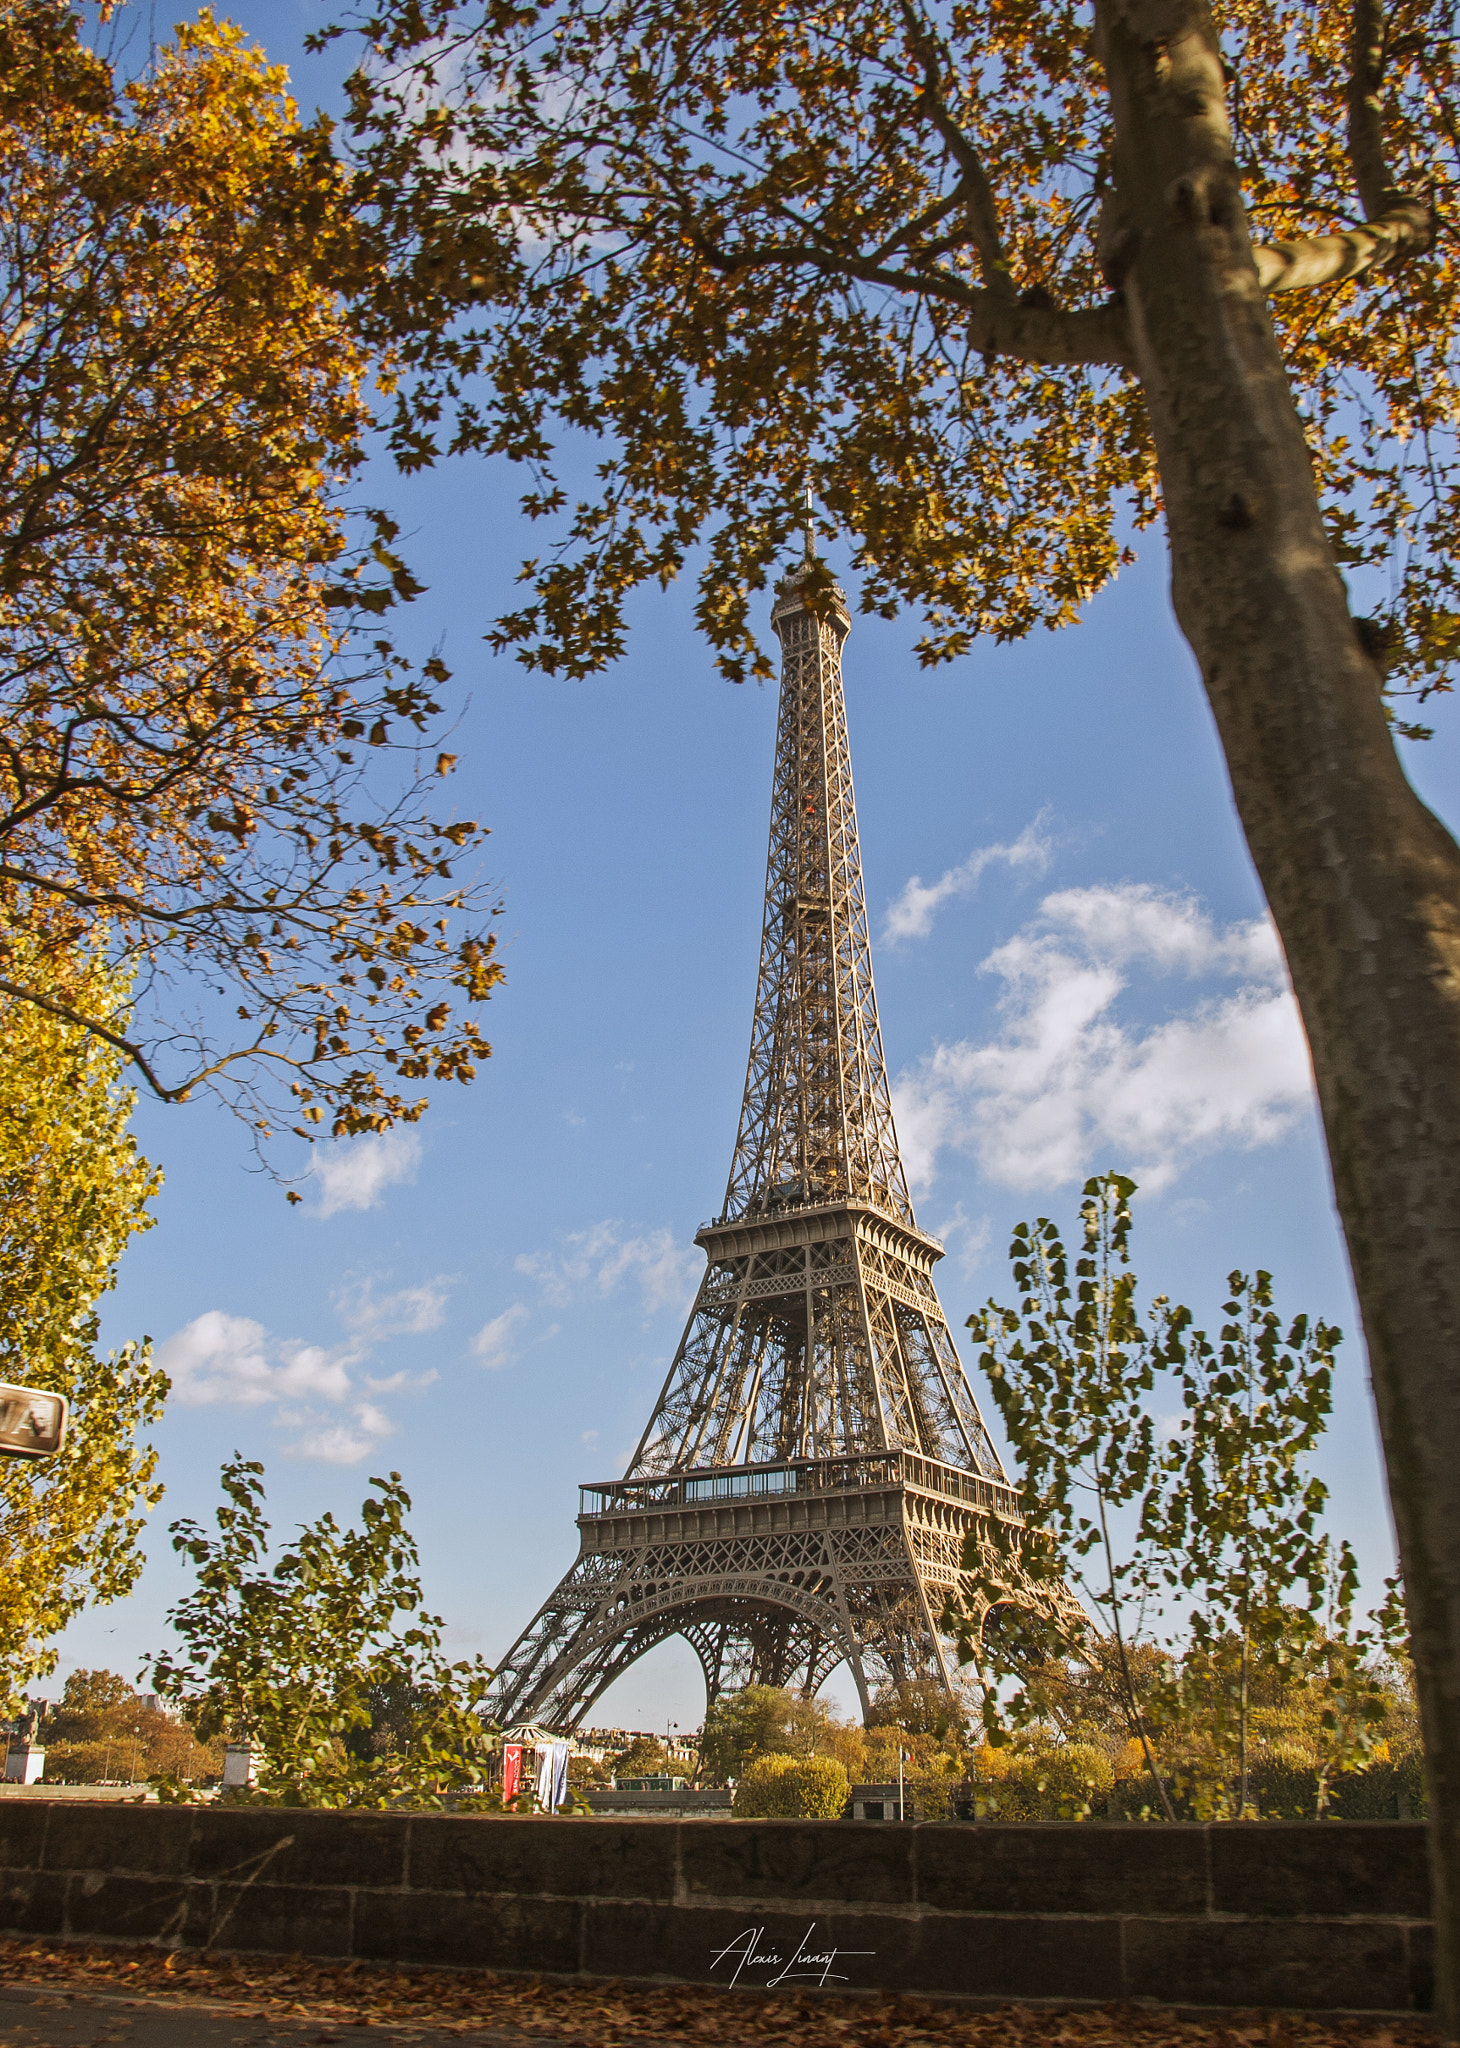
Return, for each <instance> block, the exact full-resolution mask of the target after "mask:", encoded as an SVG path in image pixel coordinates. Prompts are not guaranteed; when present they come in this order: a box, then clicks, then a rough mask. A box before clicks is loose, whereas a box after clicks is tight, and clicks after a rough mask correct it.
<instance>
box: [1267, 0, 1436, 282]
mask: <svg viewBox="0 0 1460 2048" xmlns="http://www.w3.org/2000/svg"><path fill="white" fill-rule="evenodd" d="M1385 56H1386V49H1385V27H1384V9H1383V6H1382V5H1381V4H1380V0H1354V16H1353V35H1352V38H1351V40H1350V43H1349V84H1348V155H1349V162H1350V164H1351V165H1352V166H1353V173H1354V182H1355V184H1356V185H1357V186H1358V191H1359V198H1360V200H1361V202H1362V204H1363V209H1364V222H1365V224H1364V226H1363V227H1355V228H1350V229H1348V230H1347V232H1346V233H1344V234H1341V235H1310V236H1305V237H1304V238H1303V239H1302V240H1301V241H1296V242H1273V243H1269V244H1266V245H1264V246H1262V247H1260V248H1257V249H1254V250H1253V252H1252V253H1253V255H1254V257H1255V258H1256V261H1257V275H1258V277H1259V279H1260V280H1261V283H1262V288H1263V290H1264V291H1266V292H1269V293H1273V292H1295V291H1306V290H1309V289H1311V288H1312V287H1313V286H1314V285H1324V284H1337V283H1339V282H1340V281H1341V280H1342V279H1344V278H1346V277H1360V276H1362V275H1363V273H1364V272H1365V271H1366V270H1373V269H1375V268H1376V267H1377V268H1380V269H1388V268H1389V267H1390V266H1392V265H1394V264H1398V263H1403V262H1404V261H1405V260H1406V259H1407V258H1408V257H1410V256H1422V255H1423V254H1424V252H1425V250H1426V249H1428V248H1429V246H1430V244H1431V242H1432V241H1433V240H1434V235H1435V219H1434V212H1433V209H1432V208H1431V206H1430V204H1429V202H1428V200H1426V199H1421V198H1419V197H1418V196H1417V195H1415V194H1414V193H1410V192H1402V191H1401V190H1400V189H1399V187H1398V186H1397V185H1396V184H1395V183H1394V179H1393V176H1392V174H1391V172H1390V169H1389V161H1388V158H1387V156H1386V155H1385V151H1384V110H1383V107H1382V105H1381V103H1380V97H1379V94H1380V88H1381V87H1382V85H1383V82H1384V63H1385Z"/></svg>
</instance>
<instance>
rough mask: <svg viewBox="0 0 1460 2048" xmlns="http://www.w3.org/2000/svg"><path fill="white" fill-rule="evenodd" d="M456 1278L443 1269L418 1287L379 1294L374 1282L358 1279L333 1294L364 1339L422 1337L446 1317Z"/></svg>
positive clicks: (341, 1313) (338, 1307)
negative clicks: (453, 1278) (448, 1301)
mask: <svg viewBox="0 0 1460 2048" xmlns="http://www.w3.org/2000/svg"><path fill="white" fill-rule="evenodd" d="M455 1285H456V1282H455V1281H454V1280H452V1279H448V1278H447V1276H446V1275H445V1274H444V1273H442V1274H438V1275H437V1277H436V1278H435V1279H434V1280H427V1281H425V1282H423V1284H422V1285H421V1286H419V1287H402V1288H399V1289H398V1290H397V1291H396V1293H394V1294H382V1295H381V1296H379V1298H377V1296H376V1293H375V1282H374V1281H373V1280H371V1279H366V1280H358V1281H355V1282H354V1283H353V1284H352V1285H350V1286H348V1287H342V1288H341V1289H340V1290H339V1291H338V1293H337V1294H336V1295H335V1297H334V1303H335V1312H336V1313H337V1315H338V1316H339V1319H340V1321H341V1322H342V1323H343V1324H344V1326H345V1328H346V1329H347V1330H353V1331H354V1333H355V1335H356V1336H357V1337H358V1338H360V1340H361V1341H362V1343H366V1344H376V1343H379V1342H380V1341H381V1340H382V1339H383V1338H385V1337H421V1336H424V1335H425V1334H426V1333H427V1332H428V1331H430V1330H439V1329H440V1327H441V1325H442V1323H443V1322H444V1321H445V1319H446V1300H447V1296H448V1295H449V1294H450V1292H451V1290H452V1288H453V1287H454V1286H455Z"/></svg>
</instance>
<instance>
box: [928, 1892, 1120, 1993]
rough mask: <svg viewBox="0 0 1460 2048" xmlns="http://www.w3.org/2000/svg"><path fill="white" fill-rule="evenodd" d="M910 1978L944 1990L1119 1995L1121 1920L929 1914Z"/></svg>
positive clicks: (935, 1990) (979, 1914) (929, 1989)
mask: <svg viewBox="0 0 1460 2048" xmlns="http://www.w3.org/2000/svg"><path fill="white" fill-rule="evenodd" d="M911 1981H912V1983H913V1984H914V1985H915V1986H916V1988H917V1989H918V1990H919V1991H926V1992H930V1993H936V1994H941V1995H942V1996H945V1997H950V1996H952V1997H962V1998H1011V1999H1023V1998H1081V1999H1101V2000H1109V1999H1118V1998H1119V1997H1120V1996H1121V1928H1120V1922H1119V1921H1118V1920H1116V1919H1113V1918H1111V1919H1069V1920H1056V1919H1049V1920H1042V1919H1038V1918H1036V1917H1034V1916H1032V1915H1020V1914H1008V1915H1004V1914H996V1913H987V1914H984V1913H966V1914H952V1913H949V1914H941V1913H939V1914H928V1915H926V1916H924V1917H923V1918H922V1919H921V1920H920V1921H919V1922H918V1923H917V1948H916V1954H915V1957H914V1958H913V1970H912V1978H911Z"/></svg>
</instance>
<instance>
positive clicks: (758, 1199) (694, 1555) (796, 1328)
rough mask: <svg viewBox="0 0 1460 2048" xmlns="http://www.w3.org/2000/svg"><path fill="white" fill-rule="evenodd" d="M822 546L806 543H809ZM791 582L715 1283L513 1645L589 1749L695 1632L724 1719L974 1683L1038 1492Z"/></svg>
mask: <svg viewBox="0 0 1460 2048" xmlns="http://www.w3.org/2000/svg"><path fill="white" fill-rule="evenodd" d="M808 548H809V542H808ZM806 581H807V570H806V569H805V568H803V569H802V570H801V571H799V572H797V573H796V574H795V575H793V576H790V577H788V578H786V580H785V581H784V582H782V583H781V584H779V585H778V586H777V591H776V604H775V609H774V611H773V612H772V615H771V617H772V624H773V625H774V627H775V630H776V632H777V634H778V635H779V638H780V642H781V649H782V676H781V702H780V717H779V722H778V726H777V734H776V765H775V787H774V794H773V798H772V808H771V834H770V855H769V859H768V862H767V870H766V902H765V924H764V928H763V934H762V939H761V957H760V982H759V987H758V990H757V994H756V1005H755V1021H754V1025H753V1027H752V1031H751V1043H750V1064H749V1071H748V1073H747V1076H746V1083H745V1099H744V1104H743V1107H742V1109H741V1113H740V1129H739V1133H738V1135H737V1138H736V1142H735V1156H734V1160H733V1162H732V1164H731V1168H730V1180H729V1185H728V1187H727V1189H726V1193H725V1203H724V1207H723V1210H722V1211H721V1213H720V1215H718V1216H717V1217H715V1219H714V1220H713V1221H712V1222H710V1223H707V1224H705V1225H704V1226H703V1227H702V1228H701V1229H700V1231H699V1232H698V1233H697V1235H696V1238H695V1242H696V1243H697V1244H698V1245H700V1246H702V1247H703V1249H704V1251H705V1253H706V1255H707V1258H708V1264H707V1267H706V1270H705V1276H704V1279H703V1281H702V1282H701V1284H700V1290H699V1293H698V1295H697V1297H696V1299H695V1304H694V1307H693V1309H692V1310H691V1312H690V1318H689V1323H688V1325H687V1327H686V1329H685V1333H684V1337H683V1339H682V1341H681V1343H680V1346H679V1349H678V1351H677V1352H676V1353H675V1357H674V1362H673V1364H672V1365H671V1367H670V1370H669V1377H668V1379H667V1380H666V1381H665V1384H664V1390H663V1392H662V1393H661V1395H660V1397H659V1401H658V1404H657V1406H656V1407H655V1410H654V1413H653V1415H652V1417H651V1418H650V1421H649V1426H648V1428H647V1429H646V1430H645V1431H644V1435H643V1438H642V1440H641V1442H640V1444H639V1447H638V1449H637V1451H636V1452H635V1454H634V1457H633V1460H632V1462H631V1464H630V1466H629V1470H628V1472H627V1473H626V1474H625V1476H624V1478H623V1479H622V1480H618V1481H614V1482H611V1483H609V1484H606V1485H602V1486H594V1487H585V1488H583V1489H582V1499H581V1512H580V1514H579V1517H578V1528H579V1531H580V1537H581V1551H580V1555H579V1557H578V1561H577V1563H576V1564H575V1565H574V1566H573V1569H572V1570H571V1571H570V1572H569V1573H568V1575H567V1577H566V1578H565V1579H563V1581H562V1582H561V1584H560V1585H559V1586H558V1587H557V1589H556V1590H555V1591H554V1593H553V1594H552V1597H551V1598H550V1599H549V1600H548V1601H547V1602H546V1604H545V1605H544V1606H543V1608H542V1610H541V1612H540V1613H539V1614H538V1615H537V1616H536V1618H535V1619H534V1620H533V1622H532V1624H531V1626H530V1627H529V1628H528V1629H527V1630H526V1631H525V1632H524V1634H523V1635H522V1636H521V1637H520V1638H519V1640H518V1641H517V1642H516V1643H515V1644H514V1645H513V1647H512V1649H511V1651H510V1652H509V1654H508V1656H507V1658H506V1659H505V1661H504V1663H503V1664H502V1666H501V1669H500V1671H499V1674H498V1677H497V1680H496V1685H495V1693H496V1712H497V1713H498V1715H499V1717H500V1718H501V1719H502V1721H503V1722H504V1723H511V1722H517V1721H521V1720H524V1719H533V1720H538V1721H543V1722H546V1723H548V1724H550V1725H551V1726H553V1727H555V1728H559V1729H564V1730H568V1729H572V1728H574V1727H576V1726H577V1725H578V1724H579V1722H580V1721H581V1720H582V1718H583V1716H584V1715H585V1714H586V1713H587V1711H588V1709H589V1708H590V1707H591V1706H592V1704H593V1702H594V1700H595V1699H597V1697H598V1695H599V1694H600V1693H601V1692H602V1691H603V1690H604V1688H605V1687H606V1686H608V1685H610V1684H611V1683H612V1682H613V1680H614V1679H615V1678H617V1677H619V1676H620V1675H621V1673H622V1672H624V1671H625V1670H627V1669H628V1667H629V1666H630V1665H631V1664H632V1663H634V1662H635V1660H636V1659H637V1658H639V1657H641V1656H643V1654H644V1653H645V1651H646V1650H649V1649H652V1648H653V1647H654V1646H655V1645H656V1644H657V1643H660V1642H663V1641H664V1640H666V1638H668V1637H670V1636H673V1635H682V1636H684V1637H686V1638H687V1639H688V1641H689V1642H690V1643H691V1644H692V1646H693V1647H694V1649H695V1651H696V1653H697V1654H698V1656H699V1659H700V1663H701V1665H702V1667H703V1670H704V1674H705V1684H706V1688H707V1691H708V1695H709V1698H710V1700H711V1701H713V1700H714V1699H715V1698H716V1697H717V1695H718V1694H719V1693H720V1692H721V1691H722V1690H724V1689H726V1688H728V1687H733V1686H737V1685H743V1684H748V1683H756V1684H766V1685H789V1686H795V1687H797V1688H799V1689H800V1690H802V1691H804V1692H806V1693H807V1694H808V1695H809V1694H810V1693H813V1692H815V1690H816V1689H817V1687H818V1686H819V1685H820V1684H821V1683H822V1681H823V1680H824V1679H825V1678H826V1677H827V1676H828V1675H829V1673H830V1672H831V1671H832V1670H833V1669H835V1667H836V1666H837V1665H838V1664H840V1663H841V1662H843V1661H844V1660H845V1661H846V1662H847V1663H848V1664H849V1665H850V1667H851V1670H852V1674H853V1676H854V1678H855V1680H856V1684H857V1690H858V1693H859V1694H860V1696H861V1700H862V1706H863V1710H864V1712H865V1710H866V1708H867V1706H868V1704H869V1700H870V1697H871V1693H872V1691H873V1690H874V1689H875V1688H876V1687H877V1686H878V1685H879V1684H882V1683H885V1682H887V1681H889V1680H890V1681H894V1682H896V1681H902V1680H907V1679H915V1678H916V1679H933V1680H934V1681H936V1682H938V1683H940V1684H941V1685H943V1686H945V1687H947V1688H949V1689H950V1690H951V1689H952V1686H953V1682H954V1665H953V1663H952V1660H951V1653H950V1647H949V1644H948V1642H947V1639H946V1638H945V1636H944V1633H943V1631H942V1629H941V1628H940V1626H939V1617H940V1615H941V1614H942V1612H943V1609H944V1605H945V1602H946V1599H947V1597H948V1595H949V1594H950V1593H953V1592H955V1591H961V1590H963V1575H962V1573H961V1571H960V1559H961V1557H962V1554H963V1547H964V1542H965V1539H966V1538H967V1537H968V1535H969V1534H970V1533H971V1532H974V1531H978V1530H980V1529H987V1526H988V1523H989V1519H990V1518H991V1517H997V1518H999V1519H1008V1520H1012V1519H1014V1517H1015V1512H1016V1510H1015V1496H1014V1493H1013V1490H1012V1489H1011V1488H1010V1486H1009V1484H1008V1482H1007V1480H1006V1478H1005V1475H1004V1472H1003V1468H1002V1466H1001V1465H1000V1463H999V1459H998V1455H997V1453H996V1452H995V1450H994V1447H993V1445H992V1443H991V1442H990V1440H989V1436H988V1432H987V1430H986V1429H985V1428H984V1424H983V1419H982V1417H981V1416H980V1414H979V1411H978V1404H977V1402H976V1401H975V1399H974V1397H973V1393H972V1390H971V1389H970V1387H969V1384H968V1381H967V1379H966V1378H965V1377H964V1373H963V1368H962V1365H961V1364H960V1361H959V1358H958V1354H957V1351H956V1349H955V1346H954V1343H953V1338H952V1336H951V1334H950V1332H949V1329H948V1324H947V1320H946V1318H945V1317H944V1314H943V1311H942V1308H941V1307H940V1305H939V1302H938V1295H937V1291H936V1289H935V1287H934V1285H933V1278H932V1273H933V1266H934V1263H935V1261H936V1260H937V1259H939V1258H940V1257H941V1256H942V1250H943V1248H942V1246H941V1245H940V1244H939V1243H938V1242H937V1240H936V1239H935V1238H931V1237H928V1236H927V1235H925V1233H924V1232H922V1231H920V1230H919V1229H918V1227H917V1222H916V1219H915V1218H914V1215H913V1208H912V1202H911V1200H910V1199H909V1196H908V1190H907V1180H906V1176H905V1174H904V1172H903V1168H902V1161H901V1158H900V1157H899V1154H898V1148H897V1135H896V1132H895V1130H894V1127H893V1120H892V1101H891V1096H890V1094H889V1091H888V1084H887V1066H886V1061H885V1059H884V1057H883V1051H882V1035H881V1031H880V1028H879V1026H878V1022H877V998H876V993H875V990H874V988H873V983H872V958H871V948H870V945H869V943H868V936H867V909H866V901H865V898H864V895H863V888H862V863H861V854H860V850H859V847H858V842H857V816H856V807H855V804H854V801H853V796H852V770H851V757H850V754H849V751H848V747H847V726H846V708H845V703H844V700H843V695H842V678H841V649H842V643H843V641H844V640H845V638H846V635H847V632H848V630H849V628H850V624H851V620H850V615H849V613H848V610H847V604H846V598H845V595H844V593H843V592H842V591H840V590H835V591H834V593H833V595H832V599H831V602H830V606H829V609H827V610H826V611H825V613H824V615H822V616H818V614H817V612H816V611H814V610H813V609H812V608H811V606H810V605H809V604H808V603H807V602H806V600H805V597H804V595H803V592H804V589H805V585H806Z"/></svg>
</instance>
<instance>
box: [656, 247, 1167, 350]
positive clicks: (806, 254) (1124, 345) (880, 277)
mask: <svg viewBox="0 0 1460 2048" xmlns="http://www.w3.org/2000/svg"><path fill="white" fill-rule="evenodd" d="M695 243H696V246H697V247H698V249H699V251H700V254H701V255H702V256H703V257H704V259H705V261H706V262H707V263H708V264H710V265H711V267H712V268H713V269H715V270H719V271H721V272H723V273H724V274H725V275H727V276H731V275H733V274H734V273H735V272H736V271H743V270H755V269H758V268H760V267H762V266H766V265H772V264H775V265H796V264H805V265H807V266H809V267H810V268H811V269H813V270H819V271H821V272H822V273H823V274H824V275H826V276H831V277H844V278H847V279H849V280H855V281H856V282H857V283H859V284H876V285H882V286H884V287H886V289H887V290H889V291H895V292H902V293H913V294H917V295H922V296H927V297H930V298H938V299H946V300H947V301H949V302H950V303H951V304H953V305H955V306H958V307H960V308H961V309H962V310H963V312H964V314H965V315H966V316H967V317H966V323H965V326H966V335H967V340H968V342H969V345H970V346H971V347H972V348H975V349H978V350H981V351H982V352H983V353H984V354H985V355H1001V356H1015V357H1017V358H1018V360H1019V361H1020V362H1024V363H1050V364H1056V363H1108V364H1110V365H1111V366H1112V367H1113V368H1116V369H1133V368H1134V367H1135V353H1134V350H1133V348H1132V346H1131V339H1130V332H1129V329H1128V328H1127V326H1126V318H1125V310H1124V308H1123V307H1121V306H1118V305H1115V304H1113V303H1112V304H1110V305H1106V306H1089V307H1084V308H1080V309H1077V310H1074V311H1070V312H1061V311H1059V310H1058V309H1054V308H1049V307H1045V306H1028V305H1021V304H1020V303H1019V302H1018V301H1017V300H1009V299H1005V298H1003V297H1002V296H1000V295H998V294H996V293H994V292H991V291H985V290H981V289H980V288H979V287H978V286H976V285H970V284H965V283H964V282H963V280H962V278H960V277H955V276H953V275H952V273H951V272H949V271H944V270H932V271H907V270H890V269H888V268H887V267H886V266H885V265H883V264H880V263H874V262H872V261H871V260H870V259H868V258H865V257H859V256H853V255H843V254H841V253H840V252H837V251H834V250H830V249H820V248H817V247H816V245H815V244H814V243H806V242H783V243H776V244H763V245H761V246H760V247H750V248H744V249H736V250H727V249H721V248H718V247H716V246H715V245H714V244H713V243H711V242H710V241H708V240H707V239H706V238H705V237H703V236H699V235H697V236H696V237H695Z"/></svg>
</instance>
